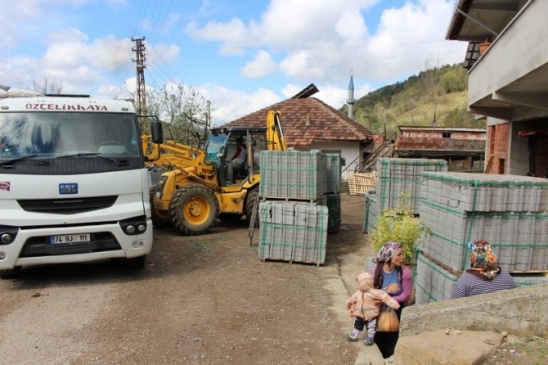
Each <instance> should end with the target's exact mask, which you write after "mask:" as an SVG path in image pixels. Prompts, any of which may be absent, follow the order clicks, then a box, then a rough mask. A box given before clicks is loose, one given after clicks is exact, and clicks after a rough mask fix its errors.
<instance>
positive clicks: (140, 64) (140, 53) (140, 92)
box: [131, 37, 147, 130]
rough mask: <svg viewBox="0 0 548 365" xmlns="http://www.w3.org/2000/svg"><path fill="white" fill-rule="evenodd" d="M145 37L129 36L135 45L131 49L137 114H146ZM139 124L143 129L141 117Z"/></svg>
mask: <svg viewBox="0 0 548 365" xmlns="http://www.w3.org/2000/svg"><path fill="white" fill-rule="evenodd" d="M144 40H145V37H143V38H135V39H134V38H131V41H132V42H135V47H134V48H133V49H132V51H134V52H135V56H136V58H135V59H133V60H132V61H133V62H135V65H136V67H137V89H136V90H135V91H136V94H137V114H138V115H145V114H146V104H147V103H146V93H145V67H146V65H145V62H146V56H145V44H144ZM139 125H140V127H141V130H145V126H146V123H145V121H144V120H143V119H142V118H139Z"/></svg>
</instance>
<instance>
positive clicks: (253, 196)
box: [245, 187, 259, 228]
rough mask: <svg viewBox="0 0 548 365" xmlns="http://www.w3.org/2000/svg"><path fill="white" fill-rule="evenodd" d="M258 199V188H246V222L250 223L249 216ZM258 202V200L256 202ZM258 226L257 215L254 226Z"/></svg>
mask: <svg viewBox="0 0 548 365" xmlns="http://www.w3.org/2000/svg"><path fill="white" fill-rule="evenodd" d="M257 200H259V188H258V187H254V188H251V189H249V190H248V192H247V194H246V197H245V219H246V220H247V223H248V224H251V217H252V215H253V207H254V206H255V202H256V201H257ZM257 203H258V202H257ZM257 227H259V216H258V215H257V218H256V219H255V228H257Z"/></svg>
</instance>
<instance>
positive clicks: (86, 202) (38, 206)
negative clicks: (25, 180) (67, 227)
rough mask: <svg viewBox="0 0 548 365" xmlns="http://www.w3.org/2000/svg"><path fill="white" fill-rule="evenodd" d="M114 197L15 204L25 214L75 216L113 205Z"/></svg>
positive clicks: (20, 201) (42, 200)
mask: <svg viewBox="0 0 548 365" xmlns="http://www.w3.org/2000/svg"><path fill="white" fill-rule="evenodd" d="M117 198H118V197H117V196H116V195H113V196H99V197H93V198H70V199H21V200H18V201H17V203H19V205H20V206H21V208H22V209H23V210H25V211H27V212H35V213H51V214H77V213H84V212H91V211H93V210H99V209H105V208H108V207H111V206H112V205H114V202H116V199H117Z"/></svg>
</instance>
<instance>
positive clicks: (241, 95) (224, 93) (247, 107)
mask: <svg viewBox="0 0 548 365" xmlns="http://www.w3.org/2000/svg"><path fill="white" fill-rule="evenodd" d="M195 89H196V91H198V92H199V93H200V94H201V95H203V96H204V97H205V99H206V100H209V101H211V105H212V107H213V111H212V112H211V117H212V121H213V125H216V126H219V125H222V124H225V123H228V122H230V121H232V120H234V119H237V118H240V117H243V116H244V115H247V114H250V113H253V112H255V111H257V110H259V109H262V108H264V107H267V106H268V105H271V104H274V103H277V102H279V101H280V98H279V96H278V95H276V94H275V93H274V92H272V91H271V90H268V89H263V88H261V89H258V90H256V91H254V92H252V93H245V92H242V91H239V90H234V89H229V88H226V87H223V86H220V85H204V86H201V87H196V88H195Z"/></svg>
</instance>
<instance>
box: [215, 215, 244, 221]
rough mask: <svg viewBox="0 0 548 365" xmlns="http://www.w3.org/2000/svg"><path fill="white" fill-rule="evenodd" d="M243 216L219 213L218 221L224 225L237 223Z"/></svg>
mask: <svg viewBox="0 0 548 365" xmlns="http://www.w3.org/2000/svg"><path fill="white" fill-rule="evenodd" d="M243 216H244V215H243V214H233V213H220V214H219V220H220V221H222V222H225V223H237V222H239V221H240V220H241V219H242V217H243Z"/></svg>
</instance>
